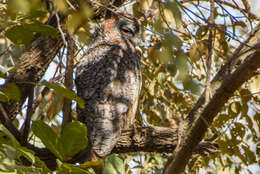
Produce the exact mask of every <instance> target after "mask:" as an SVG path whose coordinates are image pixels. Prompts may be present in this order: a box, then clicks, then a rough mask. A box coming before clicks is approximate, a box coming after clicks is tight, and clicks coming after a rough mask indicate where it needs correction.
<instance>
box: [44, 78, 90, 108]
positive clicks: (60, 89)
mask: <svg viewBox="0 0 260 174" xmlns="http://www.w3.org/2000/svg"><path fill="white" fill-rule="evenodd" d="M42 85H45V86H47V87H49V88H51V89H54V90H55V91H56V92H57V93H59V94H60V95H62V96H63V97H66V98H68V99H71V100H75V101H76V102H77V103H78V105H79V107H80V108H84V107H85V105H84V101H83V100H82V99H81V98H80V97H79V96H78V95H77V94H76V93H75V92H73V91H70V90H68V89H66V88H64V87H62V86H60V85H58V84H52V83H49V82H46V81H44V82H42Z"/></svg>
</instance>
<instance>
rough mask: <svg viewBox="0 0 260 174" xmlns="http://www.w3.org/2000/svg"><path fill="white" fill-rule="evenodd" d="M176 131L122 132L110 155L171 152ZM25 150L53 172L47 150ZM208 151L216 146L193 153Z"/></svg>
mask: <svg viewBox="0 0 260 174" xmlns="http://www.w3.org/2000/svg"><path fill="white" fill-rule="evenodd" d="M177 137H178V130H177V129H171V128H166V127H139V128H135V129H128V130H123V132H122V134H121V136H120V138H119V140H118V142H117V144H116V146H115V147H114V149H113V150H112V153H129V152H139V151H143V152H158V153H162V152H167V153H170V152H172V151H173V150H174V149H175V148H176V146H177V143H178V140H177ZM27 148H29V149H31V150H33V151H34V152H35V155H37V156H38V157H39V158H40V159H41V160H42V161H44V162H45V163H46V165H47V166H48V168H50V169H52V170H55V169H56V167H57V164H56V159H57V157H55V156H54V155H53V154H52V153H51V152H50V151H49V150H48V149H46V148H38V147H35V146H33V145H31V144H28V145H27ZM208 148H210V149H216V148H217V144H215V143H209V142H206V143H205V142H203V143H201V144H200V145H199V146H198V147H197V148H196V150H195V151H194V153H199V154H205V152H206V153H208V152H210V151H208Z"/></svg>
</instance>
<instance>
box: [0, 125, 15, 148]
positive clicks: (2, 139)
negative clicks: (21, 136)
mask: <svg viewBox="0 0 260 174" xmlns="http://www.w3.org/2000/svg"><path fill="white" fill-rule="evenodd" d="M0 144H8V145H10V146H13V147H20V144H19V142H18V141H17V140H16V139H15V137H14V136H13V135H12V134H11V133H10V132H9V131H8V130H7V129H6V128H5V127H4V126H3V125H2V124H0Z"/></svg>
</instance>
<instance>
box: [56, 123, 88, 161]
mask: <svg viewBox="0 0 260 174" xmlns="http://www.w3.org/2000/svg"><path fill="white" fill-rule="evenodd" d="M87 143H88V140H87V128H86V126H85V125H84V124H83V123H81V122H78V121H75V122H71V123H69V124H67V125H66V126H65V128H64V129H63V130H62V132H61V137H60V140H59V144H58V145H59V149H60V151H61V153H62V156H63V158H64V159H65V160H67V159H69V158H71V157H73V156H74V155H76V154H77V153H78V152H80V151H81V150H84V149H85V148H86V147H87Z"/></svg>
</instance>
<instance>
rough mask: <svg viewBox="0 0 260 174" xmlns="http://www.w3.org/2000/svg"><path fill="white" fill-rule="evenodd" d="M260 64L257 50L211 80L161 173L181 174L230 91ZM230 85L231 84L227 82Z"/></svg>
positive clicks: (229, 95)
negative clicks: (209, 96) (209, 95)
mask: <svg viewBox="0 0 260 174" xmlns="http://www.w3.org/2000/svg"><path fill="white" fill-rule="evenodd" d="M224 67H225V66H223V67H222V69H221V70H220V72H222V73H223V74H225V71H227V69H226V70H223V68H224ZM259 67H260V51H259V50H256V52H254V53H253V54H251V55H249V56H248V57H247V58H246V60H245V61H244V63H243V64H241V65H240V66H239V67H238V68H237V69H236V70H235V71H234V72H233V73H232V74H227V75H226V76H225V77H224V79H223V80H222V81H219V80H217V79H219V78H218V77H219V74H217V75H216V77H215V78H214V79H213V81H212V87H213V93H212V94H213V97H212V99H211V100H210V101H209V102H208V103H205V95H204V94H203V95H202V96H201V97H200V99H199V101H198V102H197V104H196V105H195V107H194V109H193V110H192V111H191V112H190V114H189V115H188V121H189V122H188V125H189V127H190V129H188V130H187V131H186V132H185V137H184V138H183V139H182V141H181V143H180V147H178V148H176V149H175V151H174V153H173V156H174V159H173V161H172V162H171V163H170V164H169V166H168V167H166V168H165V171H164V173H165V174H170V173H176V174H179V173H182V172H183V171H184V169H185V166H186V164H187V163H188V161H189V159H190V157H191V155H192V151H193V150H194V149H195V147H196V146H197V145H198V144H199V142H200V141H201V140H202V138H203V137H204V135H205V133H206V131H207V128H208V126H207V125H205V121H206V122H207V124H208V125H211V124H212V122H213V119H214V118H215V117H216V115H217V114H218V112H219V111H220V110H221V108H222V106H223V105H224V104H225V103H226V102H227V101H228V99H229V98H230V97H231V96H232V94H233V93H234V92H235V90H237V89H238V88H239V87H240V86H241V85H242V84H243V83H244V82H246V81H247V80H249V79H250V78H251V77H252V76H254V72H255V71H256V70H257V68H259ZM230 84H232V85H230Z"/></svg>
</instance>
